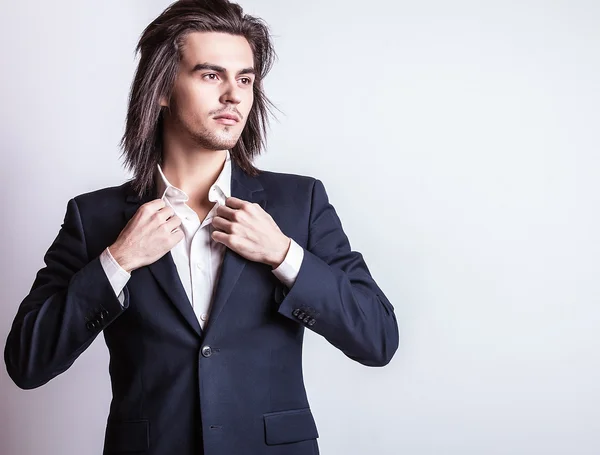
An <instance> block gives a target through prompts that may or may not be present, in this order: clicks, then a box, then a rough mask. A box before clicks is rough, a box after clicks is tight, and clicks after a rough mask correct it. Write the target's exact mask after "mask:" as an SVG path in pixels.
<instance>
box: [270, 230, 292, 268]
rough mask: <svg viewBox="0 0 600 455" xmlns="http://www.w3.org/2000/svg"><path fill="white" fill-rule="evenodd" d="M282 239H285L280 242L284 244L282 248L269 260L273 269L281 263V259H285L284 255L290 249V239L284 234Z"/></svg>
mask: <svg viewBox="0 0 600 455" xmlns="http://www.w3.org/2000/svg"><path fill="white" fill-rule="evenodd" d="M284 239H285V240H284V241H283V242H282V243H283V245H284V246H283V248H282V249H281V250H280V252H279V253H278V254H277V256H276V257H274V258H273V260H271V262H270V263H269V265H270V266H271V267H272V268H273V269H276V268H277V267H279V266H280V265H281V264H282V263H283V261H284V260H285V257H286V256H287V253H288V251H289V249H290V245H291V244H292V239H291V238H290V237H287V236H285V237H284Z"/></svg>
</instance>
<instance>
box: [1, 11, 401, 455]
mask: <svg viewBox="0 0 600 455" xmlns="http://www.w3.org/2000/svg"><path fill="white" fill-rule="evenodd" d="M138 50H140V51H141V59H140V62H139V66H138V69H137V72H136V75H135V79H134V83H133V86H132V90H131V97H130V104H129V111H128V116H127V125H126V131H125V134H124V137H123V147H124V154H125V158H126V163H127V165H128V166H129V167H130V169H132V170H133V171H134V178H133V179H132V180H131V181H128V182H126V183H125V184H123V185H121V186H117V187H111V188H105V189H101V190H97V191H94V192H91V193H87V194H82V195H79V196H77V197H75V198H73V199H71V200H70V201H69V202H68V204H67V210H66V215H65V218H64V223H63V225H62V226H61V229H60V231H59V233H58V236H57V238H56V239H55V241H54V242H53V244H52V245H51V246H50V248H49V250H48V252H47V253H46V255H45V257H44V261H45V264H46V266H45V267H44V268H42V269H41V270H40V271H39V272H38V274H37V276H36V279H35V281H34V283H33V286H32V288H31V291H30V293H29V294H28V295H27V296H26V297H25V299H24V300H23V302H22V303H21V305H20V307H19V309H18V312H17V315H16V317H15V320H14V323H13V325H12V329H11V331H10V334H9V336H8V339H7V342H6V348H5V353H4V357H5V362H6V367H7V370H8V373H9V375H10V376H11V378H12V379H13V380H14V382H15V383H16V384H17V385H18V386H19V387H21V388H24V389H31V388H35V387H39V386H41V385H43V384H45V383H46V382H48V381H49V380H51V379H52V378H53V377H55V376H57V375H58V374H60V373H62V372H63V371H65V370H66V369H67V368H69V366H70V365H71V364H72V363H73V362H74V361H75V359H76V358H77V357H78V356H79V355H80V354H81V353H82V352H83V351H84V350H85V349H86V348H87V347H88V346H89V345H90V344H91V343H92V341H93V340H94V339H95V337H96V336H97V335H98V334H99V333H100V331H104V337H105V340H106V344H107V346H108V349H109V353H110V376H111V384H112V392H113V400H112V402H111V406H110V413H109V416H108V421H107V427H106V435H105V443H104V454H117V453H129V452H136V453H146V454H152V455H167V454H177V455H186V454H189V455H191V454H198V453H205V454H210V455H216V454H219V455H220V454H231V455H233V454H282V455H283V454H285V455H296V454H297V455H303V454H315V453H318V446H317V441H316V439H317V437H318V432H317V428H316V425H315V422H314V420H313V417H312V414H311V411H310V407H309V404H308V400H307V397H306V392H305V389H304V384H303V377H302V339H303V334H304V330H305V329H309V330H313V331H315V332H316V333H318V334H320V335H322V336H324V337H325V338H326V339H327V340H328V341H329V342H330V343H332V344H333V345H335V346H336V347H338V348H339V349H340V350H341V351H342V352H343V353H344V354H345V355H347V356H348V357H350V358H352V359H354V360H356V361H357V362H360V363H362V364H364V365H369V366H383V365H386V364H387V363H388V362H389V361H390V359H391V358H392V356H393V355H394V353H395V351H396V349H397V347H398V327H397V322H396V318H395V315H394V308H393V307H392V305H391V304H390V302H389V301H388V299H387V298H386V296H385V295H384V293H383V291H382V290H381V289H380V288H379V287H378V286H377V284H376V283H375V281H374V280H373V278H372V276H371V275H370V273H369V270H368V268H367V265H366V264H365V262H364V260H363V258H362V256H361V254H360V253H358V252H355V251H351V249H350V244H349V242H348V238H347V237H346V235H345V234H344V232H343V230H342V225H341V222H340V220H339V218H338V216H337V214H336V212H335V209H334V208H333V206H332V205H331V204H330V203H329V200H328V197H327V193H326V191H325V188H324V186H323V183H322V182H321V181H320V180H318V179H315V178H312V177H307V176H300V175H294V174H283V173H276V172H268V171H259V170H258V169H256V168H255V167H254V166H253V165H252V159H253V158H254V157H255V156H256V155H257V154H258V153H259V152H260V150H261V147H262V146H263V143H264V141H263V139H264V134H265V132H266V128H265V125H266V121H267V107H268V100H267V98H266V97H265V95H264V92H263V85H262V84H263V80H264V77H265V76H266V74H267V73H268V71H269V69H270V67H271V64H272V61H273V56H274V51H273V47H272V44H271V42H270V39H269V35H268V29H267V27H266V26H265V25H264V24H263V23H262V21H261V20H260V19H257V18H254V17H251V16H248V15H244V14H243V11H242V9H241V8H240V7H239V6H238V5H236V4H232V3H229V2H227V1H226V0H214V1H193V0H182V1H178V2H176V3H174V4H172V5H171V6H170V7H169V8H167V9H166V10H165V11H164V12H163V13H162V14H161V15H160V16H159V17H158V18H157V19H156V20H155V21H153V22H152V23H151V24H150V25H149V26H148V27H147V28H146V30H145V31H144V33H143V35H142V37H141V40H140V43H139V45H138Z"/></svg>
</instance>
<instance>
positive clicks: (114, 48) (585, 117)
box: [0, 0, 600, 455]
mask: <svg viewBox="0 0 600 455" xmlns="http://www.w3.org/2000/svg"><path fill="white" fill-rule="evenodd" d="M168 4H169V2H167V1H158V0H153V1H148V0H127V1H122V0H119V1H117V0H105V1H103V2H82V1H74V0H54V1H53V2H42V1H31V2H16V1H6V0H2V3H1V7H0V17H1V18H2V27H0V43H2V44H1V49H2V50H1V55H2V71H1V72H0V98H1V99H2V103H1V104H0V138H1V140H2V145H1V147H0V151H1V153H2V156H1V159H2V166H1V167H0V179H1V184H2V191H0V202H1V210H2V216H1V217H0V219H1V222H0V229H1V231H0V267H1V271H2V273H1V275H0V276H1V278H0V279H1V290H0V298H1V300H0V339H1V340H2V347H4V342H5V340H6V336H7V334H8V331H9V329H10V325H11V322H12V320H13V318H14V316H15V313H16V311H17V307H18V305H19V303H20V302H21V300H22V299H23V298H24V297H25V295H27V293H28V292H29V289H30V287H31V285H32V283H33V280H34V277H35V273H36V272H37V270H38V269H39V268H41V267H42V266H43V261H42V258H43V255H44V253H45V252H46V250H47V249H48V247H49V246H50V244H51V243H52V241H53V240H54V238H55V237H56V235H57V233H58V230H59V228H60V225H61V223H62V221H63V217H64V214H65V211H66V205H67V201H68V200H69V199H70V198H71V197H73V196H75V195H78V194H81V193H84V192H88V191H92V190H95V189H98V188H103V187H107V186H113V185H119V184H121V183H123V182H124V181H125V180H126V179H127V178H129V174H127V173H126V172H125V171H124V170H123V169H122V160H120V159H119V149H118V141H119V139H120V137H121V135H122V132H123V128H124V119H125V114H126V108H127V96H128V92H129V87H130V84H131V81H132V78H133V72H134V69H135V66H136V63H137V58H135V56H134V48H135V45H136V42H137V39H138V38H139V36H140V34H141V32H142V30H143V29H144V27H145V26H146V25H147V24H148V23H149V22H150V21H152V20H153V19H154V18H155V17H156V16H157V15H158V14H159V13H160V12H161V11H162V10H163V9H164V8H165V7H166V6H167V5H168ZM241 5H242V6H243V7H244V9H245V11H246V12H248V13H250V14H256V15H258V16H260V17H262V18H264V19H265V20H266V21H267V23H269V24H270V26H271V32H272V34H273V35H274V42H275V46H276V51H277V53H278V55H279V60H278V61H277V62H276V63H275V66H274V68H273V70H272V72H271V73H270V75H269V76H268V77H267V80H266V88H267V94H268V96H269V97H270V98H271V99H272V101H273V102H274V103H275V104H276V105H277V106H278V107H279V108H280V109H281V110H282V111H283V114H281V113H277V116H278V121H273V122H272V126H271V131H270V134H269V138H268V151H267V153H266V154H265V155H264V156H262V157H261V158H260V159H259V160H258V161H257V165H258V167H260V168H264V169H269V170H274V171H281V172H292V173H298V174H305V175H311V176H313V177H316V178H319V179H321V180H322V181H323V183H324V184H325V188H326V189H327V191H328V194H329V197H330V201H331V203H332V204H333V205H334V207H335V208H336V210H337V212H338V215H339V216H340V218H341V220H342V223H343V228H344V230H345V231H346V233H347V235H348V237H349V239H350V243H351V246H352V249H354V250H358V251H360V252H361V253H363V256H364V258H365V260H366V262H367V265H368V267H369V269H370V271H371V273H372V274H373V276H374V278H375V280H376V281H377V283H378V284H379V285H380V286H381V288H382V289H383V290H384V292H385V293H386V295H387V296H388V298H389V299H390V301H391V302H392V304H393V305H394V306H395V309H396V315H397V318H398V321H399V325H400V348H399V350H398V352H397V354H396V357H395V358H394V359H393V361H392V362H391V363H390V364H389V365H388V366H387V367H385V368H367V367H364V366H362V365H360V364H358V363H355V362H353V361H351V360H350V359H348V358H346V357H345V356H344V355H343V354H342V353H341V352H340V351H338V350H336V349H335V348H334V347H333V346H331V345H329V344H328V343H327V342H326V341H325V340H324V339H323V338H321V337H320V336H318V335H316V334H314V333H312V332H310V331H306V340H305V351H304V367H305V380H306V386H307V390H308V394H309V400H310V403H311V407H312V410H313V413H314V416H315V418H316V421H317V426H318V429H319V432H320V435H321V437H320V438H319V444H320V447H321V453H322V454H327V455H332V454H344V455H360V454H365V453H369V454H380V455H398V454H406V455H482V454H485V455H500V454H502V455H531V454H544V455H558V454H561V455H563V454H569V455H571V454H577V455H596V454H598V453H600V440H599V437H598V434H599V431H600V388H599V387H598V384H599V382H600V356H599V355H598V351H599V350H600V333H599V332H598V327H599V324H600V302H599V297H600V292H599V286H598V283H599V281H598V272H599V269H600V267H599V265H600V264H599V259H598V258H599V256H600V245H599V243H598V232H599V228H600V219H599V215H598V203H599V199H600V191H599V190H600V184H599V183H598V175H599V172H598V170H599V166H598V165H599V162H600V158H599V156H598V151H599V147H600V138H599V124H600V110H599V107H598V106H599V104H600V31H599V30H600V28H599V27H598V24H599V23H600V3H598V2H597V1H594V0H589V1H585V0H570V1H558V0H557V1H552V2H548V1H506V0H505V1H483V2H481V1H480V2H476V1H465V0H457V1H451V2H447V1H442V0H426V1H421V2H408V1H391V0H387V1H383V2H371V3H364V2H358V1H340V0H336V1H327V2H323V1H321V2H317V1H316V0H312V1H303V2H279V1H274V0H243V1H242V2H241ZM107 366H108V354H107V349H106V347H105V345H104V340H103V337H102V335H101V336H99V337H98V338H97V339H96V340H95V341H94V343H93V344H92V346H91V347H90V348H89V349H88V350H87V351H85V352H84V353H83V354H82V355H81V356H80V357H79V359H78V360H77V361H76V362H75V364H74V365H73V366H72V367H71V368H70V369H69V370H68V371H67V372H65V373H64V374H62V375H60V376H58V377H56V378H55V379H53V380H52V381H50V382H49V383H48V384H46V385H45V386H43V387H41V388H38V389H35V390H29V391H22V390H20V389H18V388H17V387H16V386H15V385H14V384H13V383H12V381H11V380H10V378H9V377H8V375H7V374H6V370H5V368H4V367H2V368H0V454H2V455H33V454H36V455H37V454H44V455H63V454H81V455H95V454H99V453H100V452H101V448H102V442H103V437H104V428H105V424H106V417H107V414H108V406H109V401H110V396H111V394H110V384H109V378H108V371H107Z"/></svg>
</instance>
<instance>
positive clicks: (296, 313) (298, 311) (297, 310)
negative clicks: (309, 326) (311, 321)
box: [292, 308, 300, 316]
mask: <svg viewBox="0 0 600 455" xmlns="http://www.w3.org/2000/svg"><path fill="white" fill-rule="evenodd" d="M298 313H300V310H299V309H298V308H296V309H295V310H294V312H293V313H292V314H293V315H294V316H298Z"/></svg>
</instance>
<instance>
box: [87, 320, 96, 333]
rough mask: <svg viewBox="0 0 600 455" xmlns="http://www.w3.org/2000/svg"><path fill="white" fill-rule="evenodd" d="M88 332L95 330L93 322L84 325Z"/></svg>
mask: <svg viewBox="0 0 600 455" xmlns="http://www.w3.org/2000/svg"><path fill="white" fill-rule="evenodd" d="M85 326H86V327H87V329H88V330H92V331H93V330H94V329H95V328H96V323H95V322H94V321H89V322H88V323H87V324H86V325H85Z"/></svg>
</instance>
